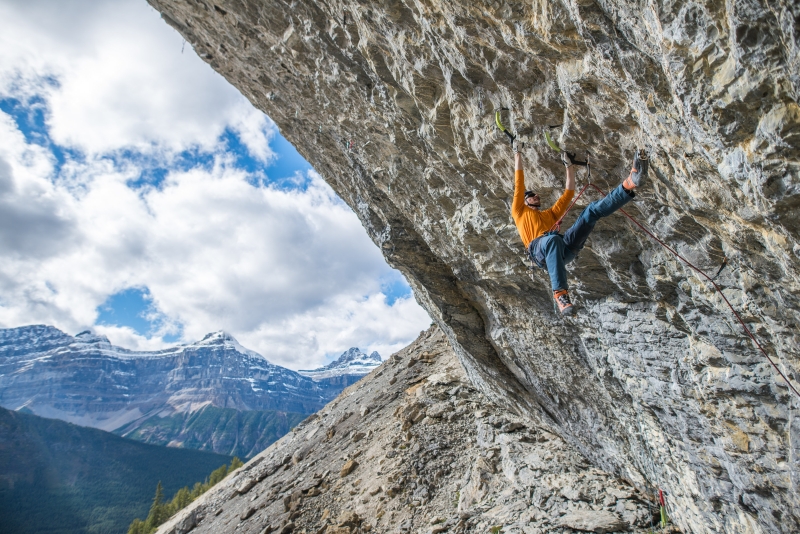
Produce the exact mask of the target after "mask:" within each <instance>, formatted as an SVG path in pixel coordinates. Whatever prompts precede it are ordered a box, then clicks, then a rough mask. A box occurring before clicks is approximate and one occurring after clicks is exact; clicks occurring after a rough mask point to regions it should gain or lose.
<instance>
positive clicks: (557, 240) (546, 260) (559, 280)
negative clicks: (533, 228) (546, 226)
mask: <svg viewBox="0 0 800 534" xmlns="http://www.w3.org/2000/svg"><path fill="white" fill-rule="evenodd" d="M565 250H566V247H565V246H564V237H563V236H561V235H559V234H555V233H554V234H548V235H543V236H542V237H540V238H538V239H537V240H535V241H534V242H533V243H531V256H533V259H534V261H535V262H536V263H537V264H538V265H539V266H540V267H545V268H546V269H547V272H548V274H549V275H550V285H551V286H552V288H553V291H560V290H565V289H567V270H566V268H565V267H564V252H565Z"/></svg>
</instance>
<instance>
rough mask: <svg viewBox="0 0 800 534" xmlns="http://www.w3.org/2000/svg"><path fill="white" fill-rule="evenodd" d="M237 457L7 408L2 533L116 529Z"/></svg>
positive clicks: (0, 429)
mask: <svg viewBox="0 0 800 534" xmlns="http://www.w3.org/2000/svg"><path fill="white" fill-rule="evenodd" d="M230 462H231V458H230V457H229V456H223V455H219V454H213V453H208V452H201V451H194V450H188V449H177V448H167V447H159V446H156V445H148V444H144V443H139V442H136V441H133V440H129V439H125V438H121V437H119V436H115V435H113V434H110V433H108V432H103V431H102V430H97V429H93V428H84V427H79V426H76V425H73V424H70V423H65V422H63V421H58V420H54V419H44V418H41V417H37V416H35V415H30V414H25V413H19V412H13V411H9V410H5V409H2V408H0V532H3V533H14V534H44V533H47V534H76V533H98V534H99V533H104V534H111V533H117V532H121V533H124V532H126V531H127V528H128V525H130V523H131V521H132V520H133V519H134V518H136V517H145V516H146V515H147V513H148V510H149V508H150V504H151V501H152V498H153V489H154V488H155V487H156V485H157V484H158V482H159V481H161V484H162V486H163V488H164V495H166V496H167V498H171V497H172V495H173V494H174V493H175V492H176V491H178V489H180V488H181V487H184V486H189V487H192V486H193V485H194V484H195V482H199V481H203V480H205V479H206V478H207V477H208V476H209V474H210V473H211V472H212V471H213V470H214V469H216V468H218V467H220V466H222V465H223V464H229V463H230Z"/></svg>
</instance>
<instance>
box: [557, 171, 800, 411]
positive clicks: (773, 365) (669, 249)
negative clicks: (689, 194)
mask: <svg viewBox="0 0 800 534" xmlns="http://www.w3.org/2000/svg"><path fill="white" fill-rule="evenodd" d="M590 176H591V175H590ZM589 187H592V188H593V189H595V190H597V192H598V193H600V194H601V195H603V196H606V193H605V192H604V191H603V190H602V189H600V188H599V187H597V186H596V185H594V184H593V183H588V184H586V185H585V186H583V189H581V191H580V193H578V196H576V197H575V198H574V199H573V200H572V203H570V205H569V207H568V208H567V211H566V212H564V215H563V216H562V217H561V218H560V219H559V220H558V221H556V223H555V224H554V225H553V226H552V227H551V228H550V230H551V231H552V230H553V229H560V228H561V221H563V220H564V217H566V216H567V213H569V212H570V210H571V209H572V207H573V206H574V205H575V203H576V202H577V201H578V199H579V198H581V196H582V195H583V193H584V192H585V191H586V189H588V188H589ZM619 212H620V213H622V214H623V215H624V216H625V217H627V218H628V219H629V220H630V221H631V222H632V223H633V224H635V225H636V226H638V227H639V229H640V230H641V231H643V232H644V233H645V234H647V235H648V236H650V238H652V239H653V240H654V241H655V242H657V243H658V244H659V245H661V246H662V247H664V248H665V249H667V250H668V251H670V252H671V253H672V255H673V256H675V257H676V258H678V259H679V260H681V261H682V262H683V263H685V264H686V265H688V266H689V267H690V268H691V269H692V270H694V271H695V272H697V273H698V274H700V275H701V276H703V278H705V279H706V280H708V281H709V282H711V285H713V286H714V289H715V290H716V291H717V293H719V295H720V296H721V297H722V300H724V301H725V304H727V305H728V308H730V309H731V312H733V315H735V316H736V319H737V320H738V321H739V324H741V325H742V328H743V329H744V331H745V333H746V334H747V336H748V337H749V338H750V339H751V340H752V341H753V343H755V345H756V347H758V350H760V351H761V354H763V355H764V357H765V358H766V359H767V361H769V363H770V365H772V368H773V369H775V372H776V373H778V374H779V375H780V376H781V378H783V381H784V382H786V385H787V386H789V389H791V390H792V392H793V393H794V394H795V395H796V396H797V397H798V398H800V392H798V391H797V389H795V387H794V386H793V385H792V383H791V382H789V379H788V378H787V377H786V375H785V374H783V372H782V371H781V370H780V369H779V368H778V366H777V365H776V364H775V362H774V361H773V360H772V358H770V356H769V354H767V351H766V350H764V347H762V346H761V343H759V342H758V339H756V336H755V335H753V333H752V332H751V331H750V329H749V328H747V325H746V324H745V322H744V320H743V319H742V317H741V316H740V315H739V313H738V312H737V311H736V309H735V308H734V307H733V305H732V304H731V303H730V301H729V300H728V298H727V297H726V296H725V294H724V293H723V292H722V288H720V287H719V286H718V285H717V283H716V282H714V278H716V276H715V277H714V278H712V277H711V276H709V275H708V274H706V273H705V272H704V271H703V270H702V269H700V268H699V267H696V266H695V265H693V264H692V263H691V262H690V261H689V260H687V259H686V258H684V257H683V256H681V255H680V254H678V252H677V251H676V250H675V249H673V248H672V247H670V246H669V245H667V244H666V243H664V242H663V241H662V240H661V239H659V238H658V237H656V236H655V235H654V234H653V233H652V232H651V231H650V230H648V229H647V228H645V227H644V226H643V225H642V224H641V223H639V221H637V220H636V219H635V218H633V217H632V216H631V215H629V214H628V213H627V212H626V211H625V210H623V209H620V210H619ZM723 265H724V264H723ZM720 270H721V269H720ZM717 274H719V273H717Z"/></svg>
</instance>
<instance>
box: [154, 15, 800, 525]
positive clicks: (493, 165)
mask: <svg viewBox="0 0 800 534" xmlns="http://www.w3.org/2000/svg"><path fill="white" fill-rule="evenodd" d="M150 3H151V4H152V5H154V6H155V7H156V8H157V9H158V10H160V11H161V12H162V14H163V16H164V19H165V20H166V21H167V22H168V23H169V24H171V25H172V26H173V27H175V28H176V29H177V30H178V31H180V32H181V33H182V34H183V35H184V36H185V37H186V39H187V40H188V41H189V42H190V43H192V45H193V46H194V47H195V50H196V51H197V53H198V54H199V55H200V56H201V57H203V58H204V59H205V60H206V61H208V62H209V63H210V64H211V65H212V67H214V68H215V69H216V70H217V71H219V72H220V73H221V74H222V75H223V76H225V77H226V78H227V79H228V80H229V81H230V82H231V83H232V84H234V85H235V86H236V87H238V88H239V89H240V90H241V91H242V93H243V94H244V95H246V96H247V97H248V98H249V99H250V100H251V101H252V102H253V103H254V104H255V105H256V106H258V107H259V108H261V109H263V110H264V111H265V112H266V113H267V114H268V115H269V116H270V117H271V118H272V119H273V120H275V122H276V123H277V124H278V125H279V126H280V128H281V131H282V133H283V134H284V135H285V136H286V137H287V138H288V139H289V140H290V141H291V142H292V143H293V144H294V145H295V146H296V147H297V148H298V150H299V151H300V153H301V154H303V155H304V156H305V157H306V158H307V159H308V160H309V162H311V163H312V165H313V166H314V167H315V168H316V169H317V170H318V171H320V173H321V174H322V175H323V177H324V178H325V179H326V180H327V181H328V182H329V183H330V184H331V185H332V186H333V187H334V189H335V190H336V191H337V192H338V193H339V194H340V195H341V196H342V198H344V200H345V201H346V202H347V203H348V204H349V205H350V206H352V208H353V209H354V211H355V212H356V214H357V215H358V216H359V217H360V219H361V221H362V222H363V224H364V226H365V227H366V229H367V231H368V232H369V234H370V236H371V237H372V238H373V240H374V241H375V242H376V243H377V244H378V245H379V246H380V247H381V249H382V250H383V252H384V255H385V256H386V258H387V260H388V261H389V262H390V263H391V264H393V265H395V266H396V267H398V268H399V269H401V270H402V271H403V272H404V273H405V274H406V276H407V277H408V279H409V281H410V283H411V284H412V286H413V288H414V291H415V295H416V296H417V299H418V300H419V301H420V302H421V303H422V304H423V306H425V308H426V309H427V310H428V311H429V312H430V314H431V316H432V317H433V318H434V319H435V320H436V322H437V323H438V324H439V325H440V326H441V328H442V329H443V331H444V332H445V333H446V335H447V337H448V339H449V340H450V342H451V343H452V345H453V347H454V349H455V350H456V352H457V354H458V356H459V358H460V359H461V361H462V362H463V364H464V366H465V368H466V370H467V373H468V375H469V377H470V379H471V381H472V382H473V383H474V384H475V385H476V387H478V388H479V389H480V390H481V391H482V392H484V393H485V394H487V395H488V396H490V397H491V398H493V399H495V400H496V401H498V402H501V403H503V402H504V403H506V405H507V406H508V407H509V408H510V409H514V410H516V411H518V413H519V414H520V415H524V416H525V417H527V418H529V419H531V420H533V421H538V422H539V423H541V424H544V425H548V426H549V427H550V428H552V429H553V431H554V432H557V433H559V434H560V435H561V436H563V437H564V438H565V439H567V440H568V441H569V442H570V443H571V444H573V445H574V446H576V447H577V448H578V449H579V450H580V451H582V453H583V454H585V455H586V457H587V458H588V459H589V460H590V461H592V462H593V463H594V464H595V465H596V466H598V467H600V468H603V469H606V470H608V471H610V472H613V473H615V474H617V475H619V476H622V477H625V478H627V479H629V480H631V481H633V482H634V483H635V484H636V485H638V486H639V487H640V488H654V487H661V488H663V489H665V490H666V491H667V492H668V495H669V499H670V501H671V502H672V504H673V505H674V510H675V513H674V518H675V520H676V521H677V523H678V524H679V525H681V526H682V527H683V528H684V529H685V530H691V531H696V532H703V531H726V532H761V531H765V532H793V531H798V530H800V503H799V502H798V499H797V497H796V493H795V492H796V484H797V478H798V476H800V473H798V465H797V463H798V462H797V454H798V452H800V449H799V447H800V443H799V442H798V438H797V435H798V431H800V429H798V428H797V423H796V422H794V415H793V413H792V411H791V410H790V395H789V392H788V390H787V388H786V387H785V386H784V385H783V384H782V383H781V382H780V380H779V379H776V377H775V375H774V372H773V371H772V370H771V369H770V368H769V367H768V364H767V363H765V361H764V360H763V358H762V357H761V356H760V355H759V354H758V353H757V352H756V351H755V350H754V348H753V346H752V345H751V343H750V342H749V341H748V340H747V339H746V338H745V337H743V336H742V333H741V330H740V327H739V326H738V325H737V324H736V323H735V322H734V321H733V320H732V319H731V317H730V314H729V312H728V311H727V308H725V307H724V304H723V303H722V301H721V299H720V297H719V296H718V295H717V294H715V293H714V292H713V291H712V289H711V288H710V287H709V286H708V284H707V283H706V282H704V281H702V280H701V279H700V278H698V277H697V276H696V275H694V274H692V272H691V271H689V270H688V269H687V268H685V267H684V266H683V265H682V264H680V263H678V262H677V261H676V260H674V259H673V258H672V257H671V256H669V255H668V254H667V253H666V252H665V251H664V250H663V249H662V248H660V247H659V246H657V245H656V244H654V243H653V242H651V241H648V239H647V238H646V237H644V236H643V235H642V234H641V233H639V232H638V231H636V230H635V229H634V228H633V227H631V226H630V225H629V223H627V222H626V221H625V220H624V219H623V218H622V217H620V216H614V217H612V218H610V219H608V220H604V221H603V222H602V223H601V224H600V225H599V226H598V228H597V230H596V231H595V233H594V234H593V236H592V237H591V239H590V241H589V245H588V247H587V249H585V250H584V251H583V253H582V255H581V258H580V260H579V261H578V262H577V264H576V265H575V266H573V267H572V268H571V271H570V277H571V283H572V284H573V289H574V291H573V293H574V294H575V296H576V297H577V300H578V302H579V304H580V305H581V306H582V308H583V309H582V311H581V312H579V314H578V315H577V317H576V318H574V319H568V320H562V319H558V318H556V317H555V315H554V314H553V311H552V302H551V297H550V295H549V290H548V285H547V283H546V275H545V273H544V272H542V271H535V272H529V271H528V269H527V267H526V264H525V261H524V259H523V258H522V256H521V245H520V242H519V238H518V236H517V234H516V231H515V228H514V227H513V225H512V223H511V219H510V216H509V201H510V192H511V187H512V176H511V174H512V173H511V154H510V151H509V149H508V146H507V144H506V143H505V141H504V140H503V139H502V138H501V136H500V135H499V134H498V132H497V131H496V130H495V129H494V127H493V125H492V110H493V109H494V108H496V107H499V106H508V107H510V108H511V110H512V112H511V117H510V121H509V122H510V123H511V125H512V127H513V128H514V129H515V130H516V131H517V132H518V133H520V134H521V135H523V136H526V137H527V138H528V139H529V147H528V149H527V151H526V158H527V161H528V172H527V175H526V176H527V181H528V186H529V187H530V188H535V189H537V190H538V191H540V192H541V194H542V195H543V199H544V201H547V200H554V199H555V198H556V197H557V196H558V194H559V193H560V188H561V187H562V183H563V169H562V167H561V166H560V164H558V163H557V162H555V161H554V160H553V157H552V152H549V151H548V149H547V147H546V146H545V144H544V143H543V142H542V140H541V135H540V134H541V129H542V127H544V126H545V125H553V124H563V126H562V127H561V130H560V131H558V130H555V131H554V135H556V134H558V135H560V141H561V143H562V144H564V145H565V146H567V147H569V148H570V149H573V150H576V151H578V152H584V151H585V150H587V149H590V150H591V152H592V161H593V162H594V167H593V176H594V182H595V183H597V184H598V185H600V186H601V187H603V188H605V189H607V188H609V187H612V186H613V185H615V184H616V183H617V182H618V181H619V180H620V178H621V177H622V176H623V175H624V173H625V171H626V170H627V169H628V165H629V162H630V159H631V156H632V149H633V147H634V146H635V145H636V144H640V143H641V144H650V145H652V146H653V162H652V172H651V180H650V183H649V184H648V185H647V186H646V187H644V188H643V189H642V191H641V193H640V194H639V196H638V197H637V200H636V202H635V203H634V205H633V206H632V207H631V208H630V210H629V211H630V212H631V213H632V214H633V215H635V216H637V217H638V218H640V219H641V220H642V221H644V222H646V224H648V225H649V226H650V227H652V228H653V229H654V231H655V232H656V233H658V234H659V235H660V236H661V237H663V238H664V239H666V240H667V242H669V243H670V245H672V246H673V247H675V248H676V249H677V250H678V251H680V252H681V253H682V254H684V255H685V256H686V257H688V258H689V259H690V260H691V261H693V262H694V263H696V264H697V265H698V266H699V267H701V268H702V269H705V270H708V271H711V272H712V274H713V272H714V271H716V269H717V267H718V266H719V265H720V264H721V263H722V261H723V259H724V258H727V259H728V267H727V268H726V269H725V270H724V271H723V272H722V274H721V275H720V277H719V279H718V280H719V283H720V284H721V285H722V286H723V288H724V291H725V295H726V296H727V298H728V299H730V300H731V301H732V302H733V304H734V305H735V306H736V307H737V308H738V309H739V310H740V311H741V312H742V313H743V317H744V320H745V321H746V322H747V323H748V324H749V325H750V326H751V328H752V329H753V330H754V331H755V332H756V333H757V335H758V336H759V337H760V339H761V340H762V342H763V343H764V344H765V346H766V348H767V350H768V351H769V352H770V353H771V354H773V355H774V356H775V357H776V359H777V361H778V362H779V365H780V366H781V367H782V368H783V369H784V370H785V372H786V373H788V374H789V375H790V377H792V379H793V380H795V379H796V378H797V370H798V365H800V362H799V361H798V358H797V353H798V351H797V347H798V340H799V339H800V337H799V336H798V332H797V327H796V325H797V323H798V318H799V315H800V313H799V312H798V297H800V280H798V267H799V266H800V258H799V257H798V255H800V244H798V242H797V238H798V232H800V221H799V220H798V213H799V212H798V210H797V206H798V204H800V202H799V201H800V195H798V192H799V191H800V164H798V160H800V157H798V156H800V149H798V145H800V143H798V140H800V108H798V104H797V94H798V87H799V86H800V74H798V73H800V51H799V50H800V48H798V27H797V26H798V22H797V21H798V16H800V7H798V6H799V5H798V4H797V2H790V1H788V0H782V1H769V2H768V1H767V0H729V1H726V2H722V1H714V0H708V1H705V2H701V1H691V0H686V1H661V2H656V1H652V2H644V1H631V0H629V1H626V0H594V1H592V0H567V1H559V0H556V1H543V0H533V1H531V2H525V3H522V2H509V1H493V2H486V3H474V2H461V1H450V2H440V1H435V0H428V1H424V0H418V1H407V2H406V1H390V0H387V1H383V2H357V1H356V0H343V1H323V2H320V1H314V2H311V1H294V2H284V1H277V0H276V1H270V2H263V1H256V0H230V1H228V0H216V3H212V2H211V1H210V0H150ZM585 180H586V178H585V176H583V175H581V176H580V177H579V186H580V185H582V183H584V182H585ZM588 199H589V196H587V199H586V200H588ZM580 204H583V200H582V201H581V203H580ZM571 220H572V219H571V218H570V219H568V223H569V222H571ZM793 426H794V427H793Z"/></svg>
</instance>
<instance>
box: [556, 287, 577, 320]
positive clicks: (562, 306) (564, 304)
mask: <svg viewBox="0 0 800 534" xmlns="http://www.w3.org/2000/svg"><path fill="white" fill-rule="evenodd" d="M553 298H554V299H556V306H558V311H560V312H561V315H572V314H573V313H575V306H573V305H572V302H570V301H569V293H567V290H566V289H562V290H561V291H553Z"/></svg>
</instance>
